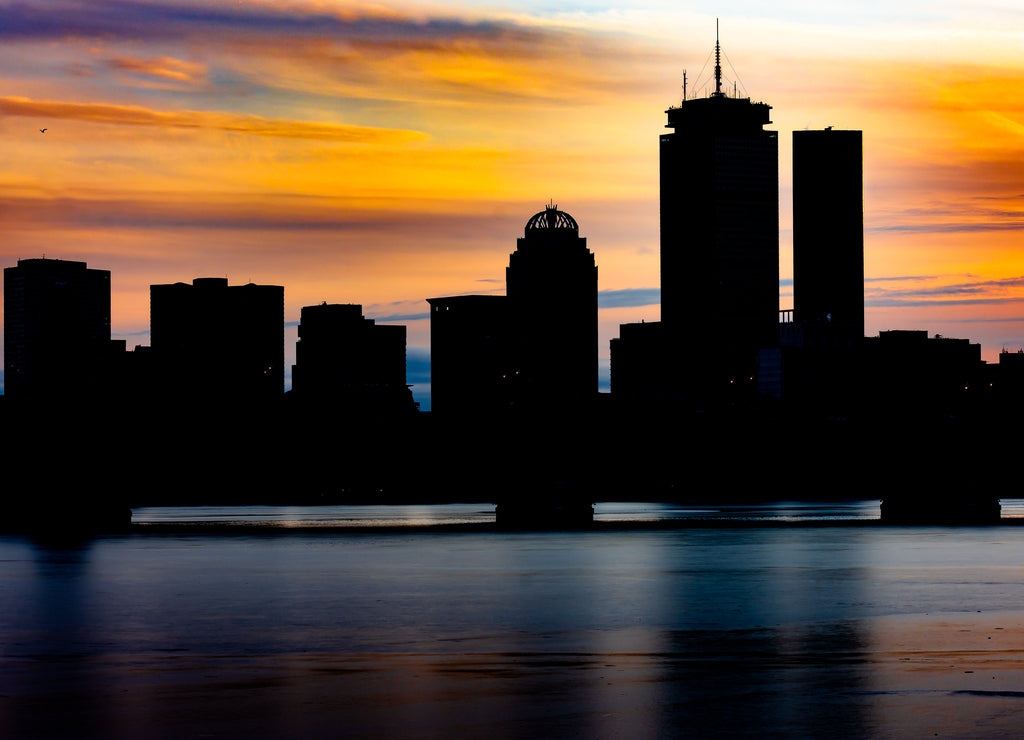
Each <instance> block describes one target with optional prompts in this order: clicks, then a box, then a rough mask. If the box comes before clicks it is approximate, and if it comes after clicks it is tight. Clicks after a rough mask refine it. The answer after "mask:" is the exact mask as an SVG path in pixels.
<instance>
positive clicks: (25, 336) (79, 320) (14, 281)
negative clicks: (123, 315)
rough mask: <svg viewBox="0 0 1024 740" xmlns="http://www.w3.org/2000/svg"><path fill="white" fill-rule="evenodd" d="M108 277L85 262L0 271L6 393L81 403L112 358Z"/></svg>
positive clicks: (30, 262) (23, 264)
mask: <svg viewBox="0 0 1024 740" xmlns="http://www.w3.org/2000/svg"><path fill="white" fill-rule="evenodd" d="M111 353H112V349H111V342H110V272H109V271H107V270H92V269H89V268H88V267H87V266H86V263H84V262H71V261H67V260H55V259H24V260H18V264H17V266H15V267H7V268H5V269H4V393H5V395H7V396H8V397H10V398H12V399H14V398H16V399H24V400H29V401H45V400H56V399H67V398H74V397H77V398H80V399H83V398H84V397H85V396H86V395H87V394H95V393H97V389H98V388H99V387H101V386H102V385H104V380H105V374H106V371H107V370H108V369H109V364H110V363H109V360H110V358H111Z"/></svg>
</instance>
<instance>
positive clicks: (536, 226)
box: [526, 205, 580, 234]
mask: <svg viewBox="0 0 1024 740" xmlns="http://www.w3.org/2000/svg"><path fill="white" fill-rule="evenodd" d="M544 229H569V230H571V231H575V232H577V233H579V230H580V225H579V224H578V223H576V219H574V218H573V217H572V216H570V215H569V214H568V213H566V212H565V211H560V210H558V206H554V205H550V206H545V207H544V210H543V211H541V212H540V213H536V214H534V215H533V217H532V218H531V219H530V220H529V221H527V222H526V233H527V234H529V233H530V232H531V231H535V230H544Z"/></svg>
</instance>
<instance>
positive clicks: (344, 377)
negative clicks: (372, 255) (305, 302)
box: [292, 303, 416, 415]
mask: <svg viewBox="0 0 1024 740" xmlns="http://www.w3.org/2000/svg"><path fill="white" fill-rule="evenodd" d="M405 350H406V330H405V327H404V326H400V325H389V324H377V323H375V322H374V320H373V319H367V318H364V317H363V307H362V306H360V305H358V304H336V303H335V304H328V303H321V304H320V305H318V306H304V307H303V308H302V312H301V316H300V320H299V341H298V343H297V344H296V346H295V365H293V366H292V394H293V395H294V396H295V397H296V399H297V400H298V401H300V402H307V403H314V404H329V405H331V406H343V407H345V409H346V410H347V411H349V412H352V413H358V414H364V415H365V414H377V413H386V414H393V413H400V412H408V411H415V409H416V405H415V402H414V401H413V399H412V393H411V391H410V390H409V387H408V386H407V385H406V383H405Z"/></svg>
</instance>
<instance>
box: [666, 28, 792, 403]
mask: <svg viewBox="0 0 1024 740" xmlns="http://www.w3.org/2000/svg"><path fill="white" fill-rule="evenodd" d="M721 58H722V50H721V45H720V44H719V41H718V39H717V28H716V40H715V71H714V92H711V93H710V94H708V95H707V96H706V97H698V96H691V97H689V98H688V99H685V100H683V101H682V102H681V103H680V105H679V106H677V107H672V108H669V109H668V110H667V111H666V114H667V115H668V123H667V125H666V128H669V129H672V133H665V134H662V135H661V141H660V162H661V312H662V314H661V315H662V321H663V323H664V324H665V327H664V328H665V331H666V335H667V336H668V337H671V338H672V339H670V341H671V342H672V343H673V346H675V347H678V348H679V350H678V352H677V356H676V358H675V362H676V364H677V365H678V367H679V368H680V370H681V371H682V374H681V376H680V378H681V388H682V389H683V392H684V393H687V394H692V395H695V396H696V395H698V394H700V395H706V394H711V395H712V396H723V395H727V394H728V395H736V394H737V393H739V392H742V391H741V389H744V388H746V389H749V390H752V389H753V388H754V384H755V383H756V368H757V355H758V351H759V350H761V349H764V348H767V347H772V346H775V345H776V344H777V341H778V339H777V336H778V312H779V149H778V134H777V133H776V132H775V131H766V130H764V126H765V125H766V124H770V123H771V119H770V113H769V111H770V110H771V106H769V105H767V104H766V103H760V102H757V103H755V102H752V101H751V100H750V98H740V97H730V96H729V95H727V94H726V93H725V92H723V90H722V63H721Z"/></svg>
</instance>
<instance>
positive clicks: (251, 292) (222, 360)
mask: <svg viewBox="0 0 1024 740" xmlns="http://www.w3.org/2000/svg"><path fill="white" fill-rule="evenodd" d="M149 295H150V336H151V343H152V348H153V349H152V354H153V358H152V361H153V365H154V368H155V372H156V375H157V376H158V378H159V384H160V388H159V390H158V393H159V394H160V395H162V396H166V397H187V398H192V399H196V400H211V401H213V400H222V401H230V402H236V403H256V402H265V401H272V400H274V399H277V398H279V397H280V396H281V395H282V394H283V393H284V288H283V287H281V286H279V285H255V284H253V283H249V284H246V285H234V286H229V285H228V281H227V278H196V279H195V280H193V281H192V283H191V284H189V283H172V284H165V285H151V286H150V292H149Z"/></svg>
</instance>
